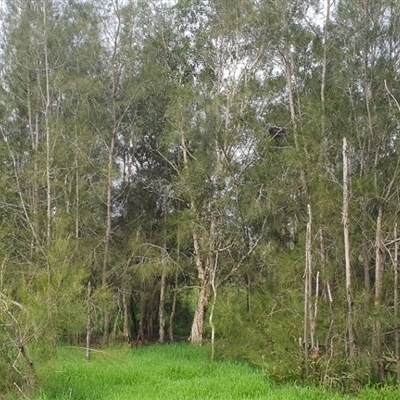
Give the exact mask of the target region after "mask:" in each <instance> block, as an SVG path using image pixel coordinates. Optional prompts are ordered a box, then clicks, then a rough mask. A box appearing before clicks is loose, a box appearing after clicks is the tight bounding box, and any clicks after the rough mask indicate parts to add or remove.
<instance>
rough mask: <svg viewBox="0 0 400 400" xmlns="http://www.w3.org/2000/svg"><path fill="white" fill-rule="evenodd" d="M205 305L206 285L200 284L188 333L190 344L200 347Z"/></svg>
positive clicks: (206, 296)
mask: <svg viewBox="0 0 400 400" xmlns="http://www.w3.org/2000/svg"><path fill="white" fill-rule="evenodd" d="M200 282H202V279H200ZM203 282H204V280H203ZM207 303H208V294H207V289H206V285H205V284H202V285H201V287H200V292H199V297H198V300H197V307H196V311H195V313H194V317H193V322H192V328H191V331H190V342H191V343H192V344H197V345H201V344H202V343H203V333H204V315H205V310H206V306H207Z"/></svg>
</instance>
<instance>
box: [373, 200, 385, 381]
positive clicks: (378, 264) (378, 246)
mask: <svg viewBox="0 0 400 400" xmlns="http://www.w3.org/2000/svg"><path fill="white" fill-rule="evenodd" d="M382 208H383V207H382V204H381V203H380V204H379V206H378V217H377V221H376V240H375V299H374V306H375V314H376V320H375V334H374V338H373V349H374V355H375V357H376V360H377V362H378V373H379V379H380V380H381V381H382V382H383V381H384V379H385V371H384V364H383V362H382V360H381V357H382V332H381V319H380V315H381V297H382V277H383V260H382V254H383V249H382V213H383V210H382Z"/></svg>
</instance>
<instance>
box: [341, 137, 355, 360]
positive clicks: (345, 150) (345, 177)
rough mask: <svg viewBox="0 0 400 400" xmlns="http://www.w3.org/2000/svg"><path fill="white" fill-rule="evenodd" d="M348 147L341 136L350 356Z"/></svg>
mask: <svg viewBox="0 0 400 400" xmlns="http://www.w3.org/2000/svg"><path fill="white" fill-rule="evenodd" d="M348 164H349V161H348V148H347V141H346V138H343V236H344V252H345V265H346V299H347V338H348V350H349V356H350V358H354V355H355V336H354V327H353V294H352V286H351V263H350V260H351V257H350V239H349V174H348Z"/></svg>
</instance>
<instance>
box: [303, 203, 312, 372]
mask: <svg viewBox="0 0 400 400" xmlns="http://www.w3.org/2000/svg"><path fill="white" fill-rule="evenodd" d="M308 217H309V220H308V223H307V234H306V265H305V270H304V327H303V329H304V332H303V335H304V365H305V373H306V376H307V375H308V358H309V339H311V348H313V347H314V343H313V335H312V334H311V329H310V321H311V320H312V306H311V273H312V272H311V207H310V205H308ZM310 335H311V338H310Z"/></svg>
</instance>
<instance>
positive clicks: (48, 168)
mask: <svg viewBox="0 0 400 400" xmlns="http://www.w3.org/2000/svg"><path fill="white" fill-rule="evenodd" d="M43 27H44V37H43V42H44V46H43V52H44V63H45V79H46V81H45V84H46V95H45V110H44V123H45V133H46V203H47V210H46V241H47V244H49V243H50V239H51V217H52V211H53V210H52V207H51V163H50V158H51V151H50V150H51V149H50V121H49V118H50V105H51V97H50V66H49V60H48V48H47V5H46V1H44V2H43ZM49 274H50V271H49Z"/></svg>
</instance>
